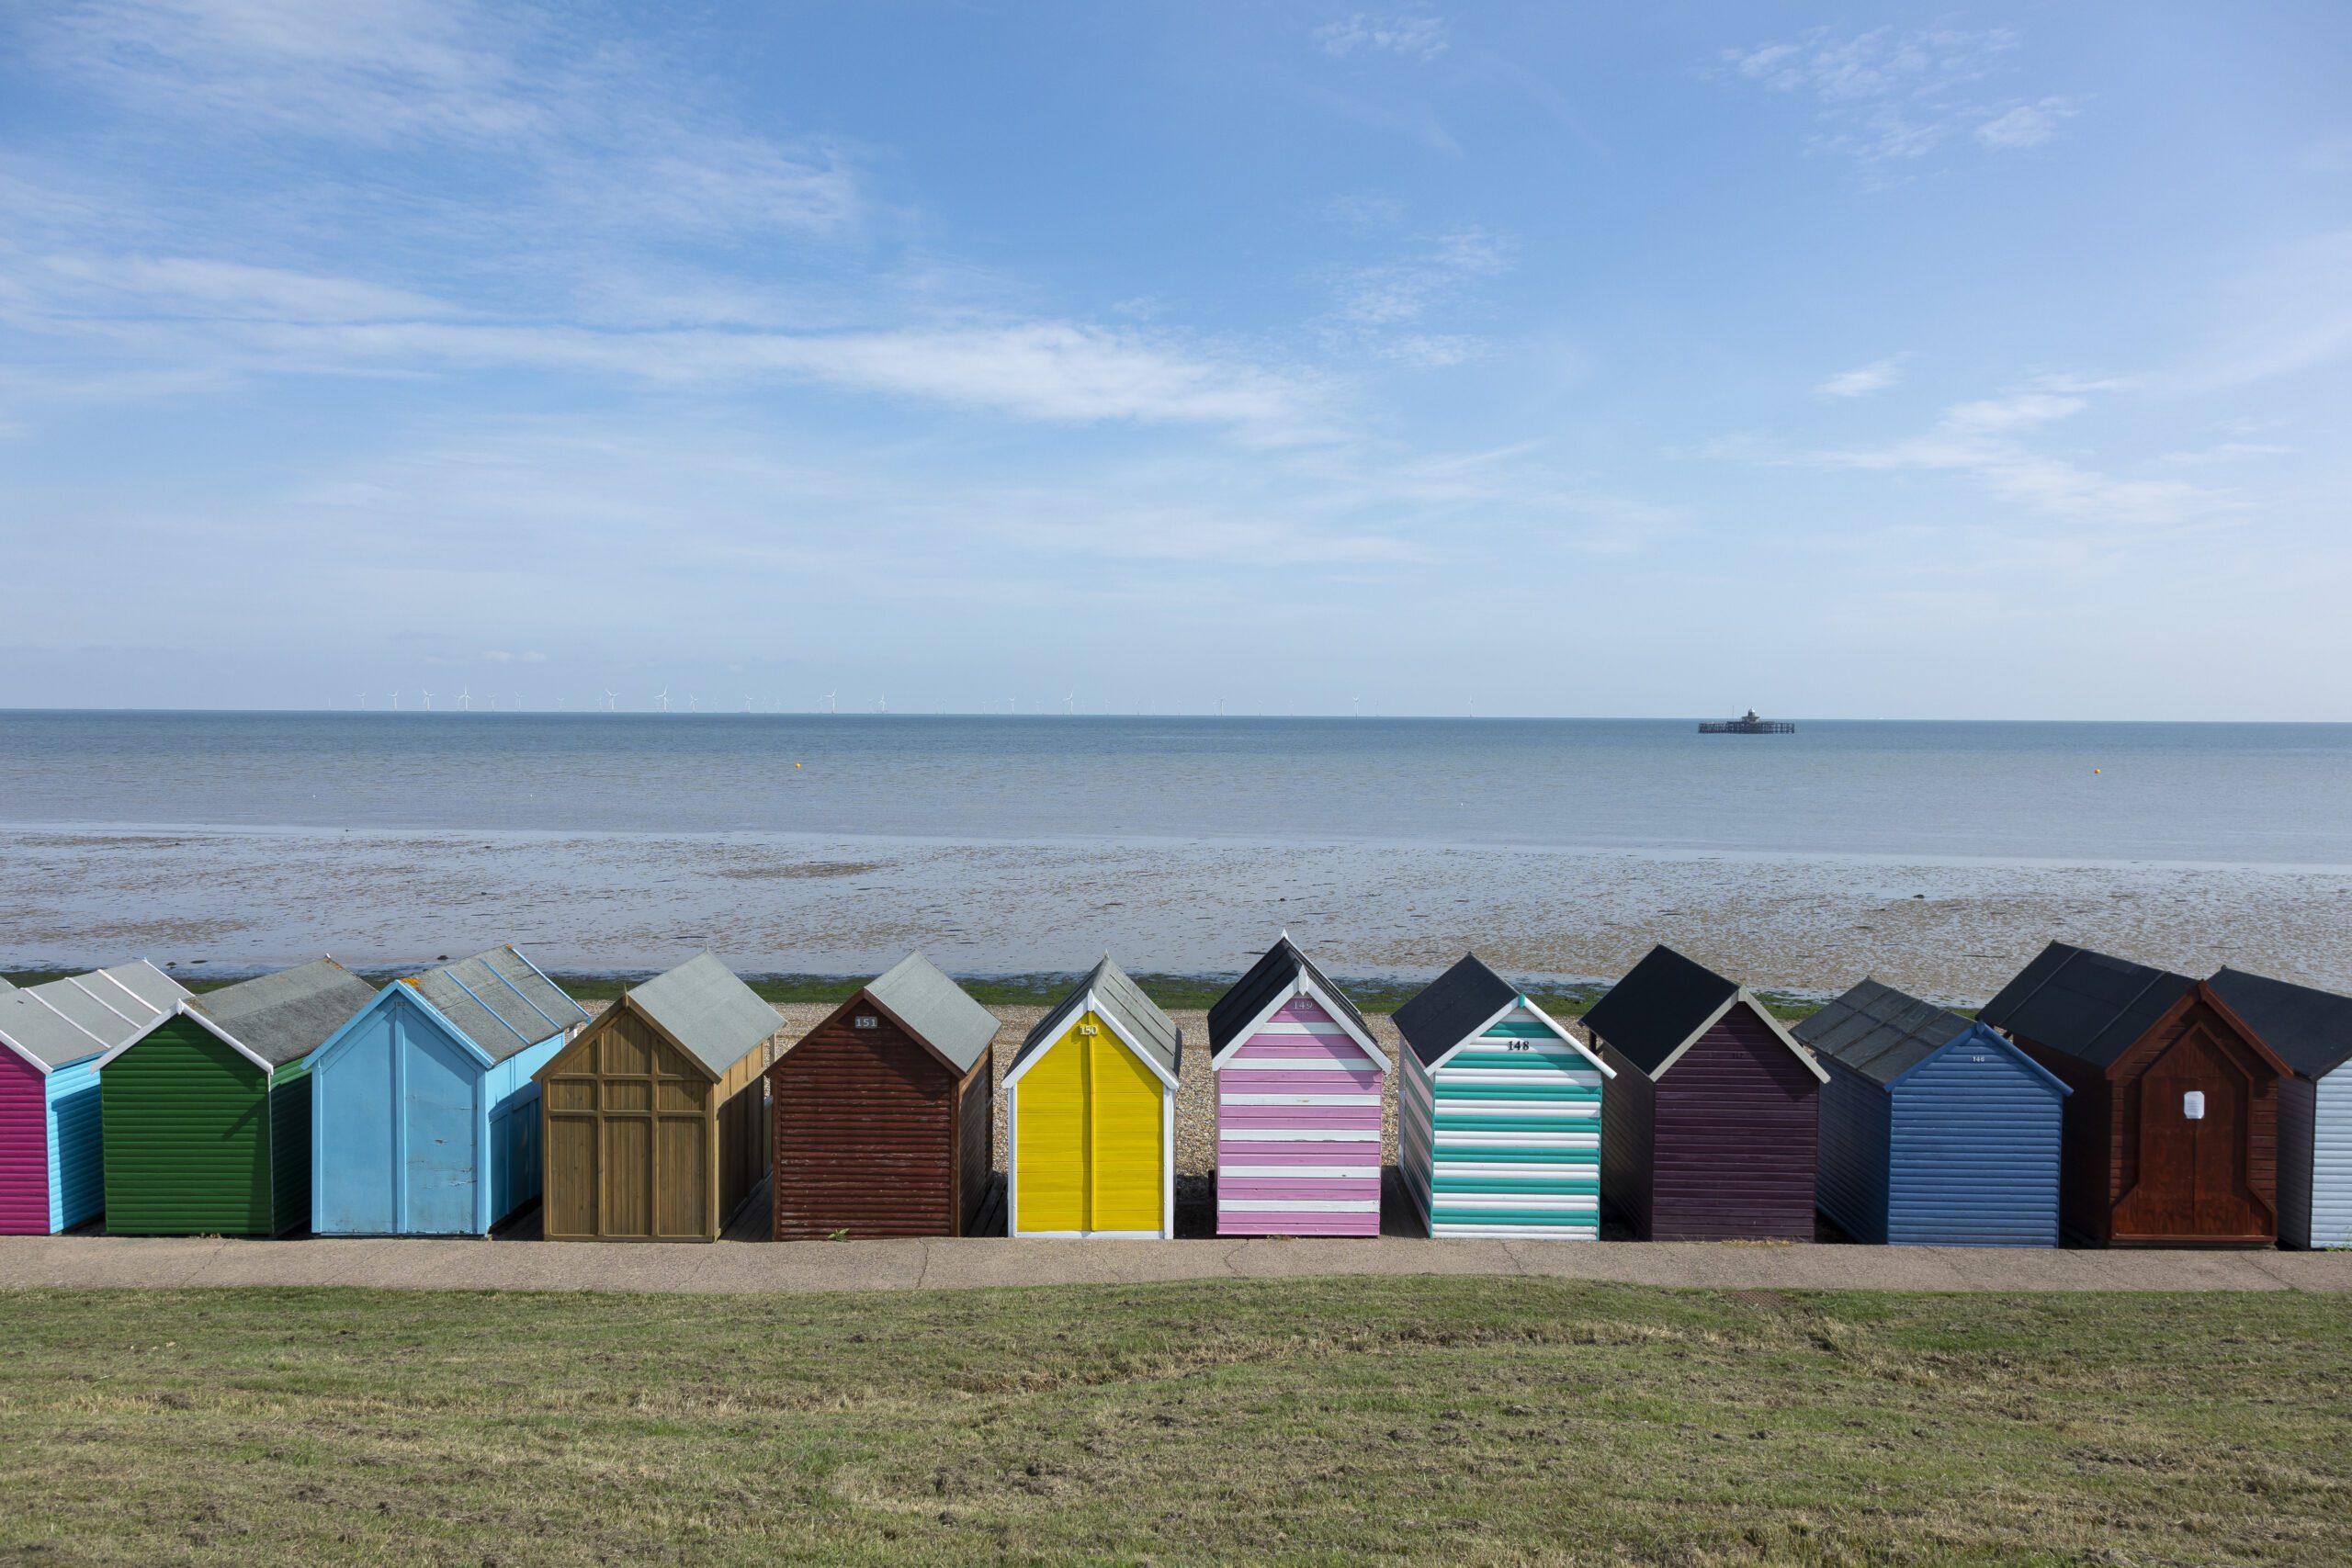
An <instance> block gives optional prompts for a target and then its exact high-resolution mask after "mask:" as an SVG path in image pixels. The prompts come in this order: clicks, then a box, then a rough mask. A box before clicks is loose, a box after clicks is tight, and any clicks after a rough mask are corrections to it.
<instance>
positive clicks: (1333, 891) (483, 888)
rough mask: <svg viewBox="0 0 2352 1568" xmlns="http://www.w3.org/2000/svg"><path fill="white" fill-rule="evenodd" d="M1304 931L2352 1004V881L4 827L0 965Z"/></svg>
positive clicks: (1817, 979)
mask: <svg viewBox="0 0 2352 1568" xmlns="http://www.w3.org/2000/svg"><path fill="white" fill-rule="evenodd" d="M1285 928H1286V929H1288V930H1289V931H1291V932H1292V934H1293V935H1294V936H1295V937H1297V938H1298V939H1299V940H1300V941H1302V942H1306V943H1307V944H1308V945H1309V946H1310V947H1311V948H1312V949H1313V950H1314V951H1315V952H1316V953H1317V957H1318V958H1319V959H1321V960H1322V962H1323V963H1324V964H1325V966H1326V967H1327V968H1328V969H1329V970H1331V971H1332V972H1334V973H1336V974H1340V975H1357V976H1426V975H1428V974H1430V973H1432V972H1434V971H1435V970H1436V969H1437V968H1439V967H1441V966H1442V965H1443V964H1448V963H1450V962H1452V961H1453V959H1454V958H1455V957H1457V956H1459V955H1460V953H1462V952H1463V951H1464V949H1466V948H1472V947H1475V948H1476V949H1477V951H1478V952H1479V953H1481V955H1482V956H1484V957H1485V958H1486V959H1487V961H1488V962H1489V963H1491V964H1494V965H1495V966H1496V967H1498V969H1501V970H1503V971H1504V972H1506V973H1508V974H1510V975H1513V976H1520V977H1522V978H1526V979H1529V980H1568V981H1575V980H1593V979H1606V978H1608V977H1611V976H1615V975H1618V974H1622V973H1623V971H1624V970H1625V969H1626V968H1627V967H1628V966H1630V965H1631V964H1633V963H1634V961H1635V960H1636V959H1638V958H1639V957H1640V956H1641V954H1642V953H1644V952H1645V951H1646V950H1647V949H1648V947H1649V946H1650V944H1651V943H1652V942H1660V941H1664V942H1672V943H1673V944H1674V945H1676V946H1678V947H1679V948H1681V949H1682V950H1683V951H1685V952H1687V953H1691V955H1692V956H1693V957H1696V958H1698V959H1700V960H1702V961H1703V962H1705V963H1708V964H1713V965H1714V966H1715V967H1717V968H1719V969H1721V970H1723V971H1724V972H1725V973H1727V974H1730V975H1733V976H1737V977H1739V978H1741V979H1743V980H1745V981H1747V982H1748V983H1749V984H1751V985H1753V986H1757V987H1770V988H1780V989H1787V990H1793V991H1801V992H1818V993H1828V992H1834V991H1836V990H1838V989H1840V988H1842V987H1845V986H1847V985H1849V984H1851V983H1852V982H1853V981H1854V980H1856V979H1858V978H1860V977H1861V976H1864V975H1875V976H1878V977H1879V978H1880V979H1883V980H1885V981H1887V982H1889V983H1890V984H1894V985H1897V986H1901V987H1905V988H1908V989H1911V990H1914V991H1917V992H1918V993H1920V994H1923V995H1927V996H1930V997H1933V998H1938V999H1941V1000H1948V1001H1956V1002H1962V1003H1967V1002H1976V1001H1981V1000H1983V999H1984V998H1986V997H1988V996H1989V995H1990V994H1991V993H1992V991H1993V990H1994V989H1996V988H1997V987H1999V986H2000V984H2001V983H2002V982H2003V981H2004V980H2006V979H2007V976H2009V975H2011V974H2013V973H2014V972H2015V971H2016V970H2017V968H2018V966H2019V965H2020V964H2023V963H2024V962H2025V960H2026V959H2027V958H2029V957H2030V956H2031V955H2032V953H2034V952H2035V951H2036V950H2038V949H2039V948H2040V947H2041V943H2042V942H2044V941H2046V940H2048V939H2049V938H2051V937H2053V936H2056V937H2063V938H2064V939H2066V940H2068V941H2072V942H2084V943H2087V944H2090V945H2093V946H2097V947H2101V948H2105V949H2109V950H2111V951H2114V952H2117V953H2123V954H2126V955H2128V956H2131V957H2133V958H2137V959H2140V960H2142V961H2144V962H2147V963H2152V964H2162V965H2165V966H2168V967H2173V968H2177V969H2181V970H2183V971H2186V972H2188V973H2190V974H2203V973H2208V972H2210V971H2211V970H2212V969H2213V968H2215V967H2217V966H2218V965H2220V964H2224V963H2228V964H2237V965H2239V966H2241V967H2244V968H2248V969H2254V970H2258V971H2261V972H2264V973H2267V974H2273V975H2277V976H2280V977H2282V978H2286V979H2292V980H2300V981H2302V982H2305V983H2308V984H2313V985H2320V986H2324V987H2331V988H2336V989H2352V873H2347V872H2346V871H2342V870H2335V869H2322V870H2298V869H2293V868H2278V867H2249V866H2213V865H2203V866H2200V865H2181V864H2166V863H2082V864H2064V863H2046V862H2037V863H2000V862H1980V861H1937V860H1929V859H1921V860H1918V861H1916V862H1905V861H1899V860H1888V859H1867V858H1828V857H1819V858H1791V857H1745V856H1737V855H1727V854H1691V855H1675V854H1664V853H1620V852H1586V851H1552V850H1539V851H1526V850H1514V849H1509V848H1499V847H1492V846H1464V847H1442V846H1429V845H1394V846H1391V845H1379V844H1363V843H1351V844H1333V845H1311V844H1308V845H1301V844H1279V845H1275V844H1254V843H1248V842H1237V841H1232V840H1145V841H1120V842H1103V841H1082V840H1057V841H1048V842H1027V843H1013V842H969V841H964V842H957V841H940V840H903V839H899V840H894V839H880V838H871V837H858V838H842V839H822V838H813V837H786V836H781V835H751V834H744V835H701V836H689V835H679V836H657V835H637V836H630V835H614V834H605V833H595V834H562V833H552V834H532V833H483V832H473V833H455V832H447V833H417V832H356V831H355V832H348V833H326V832H319V831H315V830H299V831H254V832H242V831H216V830H203V831H188V832H154V831H138V832H129V831H124V832H109V831H104V830H85V829H70V830H28V829H8V830H0V966H5V967H9V968H19V969H22V968H36V967H72V966H86V965H90V964H100V963H112V962H117V961H119V960H120V959H122V958H124V957H128V956H133V955H138V956H144V957H147V958H150V959H152V960H153V961H154V962H156V963H158V964H165V963H171V964H177V965H179V966H180V967H181V968H183V969H187V968H194V967H197V966H198V962H199V961H201V962H202V963H203V964H206V965H209V966H213V967H219V968H254V967H263V966H268V965H274V964H289V963H295V962H299V961H301V960H304V959H307V958H311V957H315V956H317V955H318V954H319V953H322V952H325V953H333V954H334V956H336V957H337V958H339V959H342V960H343V961H344V962H345V963H348V964H354V965H362V966H374V965H379V964H380V965H393V964H409V963H414V962H420V961H429V960H432V959H433V958H435V956H436V955H438V954H442V953H467V952H472V951H475V950H477V949H479V948H481V947H484V946H487V945H490V944H491V943H493V942H520V943H522V944H524V945H526V946H527V947H529V948H530V950H531V952H532V955H533V956H534V957H535V958H536V959H537V961H538V962H539V963H541V964H543V965H545V966H547V967H548V968H553V969H565V970H573V971H600V970H628V969H642V968H651V967H659V966H662V965H664V964H670V963H673V962H675V961H677V960H678V959H681V958H683V957H685V956H688V955H690V954H692V953H694V952H695V951H697V950H699V949H701V948H704V947H707V948H709V949H710V950H711V951H713V952H716V953H718V954H719V955H720V956H721V957H723V958H724V959H726V960H727V961H728V962H729V964H733V965H734V966H735V967H736V968H737V969H739V970H741V971H743V972H745V973H794V974H834V975H840V974H860V973H871V972H874V971H876V970H878V969H880V968H881V967H883V966H885V965H887V964H889V963H892V962H894V961H895V960H896V959H897V958H899V956H900V955H901V954H903V953H905V952H906V951H907V950H908V949H909V948H910V947H918V946H919V947H922V948H923V949H924V950H925V951H927V952H928V953H930V954H931V955H932V956H933V958H934V959H935V960H936V961H937V962H939V963H940V964H942V965H943V966H944V967H946V968H947V969H949V970H951V971H954V972H959V973H965V974H1021V973H1036V972H1073V971H1077V970H1080V969H1082V968H1084V967H1085V966H1086V965H1088V964H1091V962H1092V961H1093V960H1094V959H1095V958H1096V957H1097V956H1099V955H1100V954H1101V953H1103V952H1104V951H1105V950H1108V951H1111V952H1113V953H1115V954H1116V955H1117V956H1118V958H1119V959H1120V961H1121V962H1122V963H1123V964H1126V965H1127V966H1128V967H1129V968H1131V969H1135V970H1139V971H1160V972H1170V973H1198V974H1217V973H1230V972H1233V971H1235V970H1238V968H1240V967H1242V966H1243V965H1245V964H1247V963H1249V962H1250V960H1251V959H1252V958H1254V957H1255V956H1256V954H1257V953H1259V952H1260V951H1261V950H1262V949H1263V947H1264V945H1265V943H1266V942H1268V941H1269V940H1270V939H1271V938H1272V935H1273V933H1274V932H1275V931H1278V930H1282V929H1285Z"/></svg>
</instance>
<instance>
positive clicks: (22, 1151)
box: [0, 960, 188, 1235]
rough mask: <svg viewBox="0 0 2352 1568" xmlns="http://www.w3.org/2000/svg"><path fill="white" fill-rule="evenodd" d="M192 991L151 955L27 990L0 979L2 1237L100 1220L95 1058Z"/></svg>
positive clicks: (102, 1197) (102, 1185) (102, 1196)
mask: <svg viewBox="0 0 2352 1568" xmlns="http://www.w3.org/2000/svg"><path fill="white" fill-rule="evenodd" d="M187 994H188V993H187V991H186V990H185V989H183V988H182V987H181V986H180V985H179V983H178V982H177V981H175V980H174V979H173V978H172V977H171V976H168V975H165V974H164V972H163V971H162V970H160V969H158V968H156V967H155V966H154V965H153V964H149V963H147V962H145V961H144V960H141V961H140V962H138V963H135V964H117V965H116V966H115V967H113V968H111V969H100V970H97V971H96V972H95V973H92V974H88V975H75V976H70V977H69V978H66V979H62V980H51V981H49V982H47V983H46V984H44V985H39V986H28V987H23V988H21V989H19V988H18V987H15V986H12V985H10V984H9V983H8V982H7V981H6V980H0V1235H55V1234H56V1233H57V1232H59V1231H62V1230H71V1229H72V1228H73V1227H74V1226H75V1225H78V1224H85V1223H86V1222H88V1221H90V1220H94V1219H96V1218H97V1216H98V1213H99V1212H100V1211H102V1210H103V1209H104V1208H105V1207H106V1177H105V1169H104V1166H103V1164H102V1163H101V1156H100V1147H101V1144H102V1139H101V1134H100V1126H99V1116H98V1058H99V1057H101V1056H103V1055H106V1053H107V1051H109V1050H111V1049H113V1048H114V1047H115V1046H117V1045H119V1044H121V1043H123V1042H124V1041H126V1040H128V1039H130V1037H131V1036H132V1035H133V1034H136V1033H137V1032H139V1031H140V1030H141V1029H144V1028H145V1027H146V1026H147V1025H148V1024H150V1023H153V1022H154V1021H156V1020H157V1019H160V1018H162V1017H163V1016H164V1014H166V1013H168V1012H170V1011H171V1010H173V1009H174V1008H175V1007H177V1006H178V1005H179V1004H180V1001H181V999H182V998H185V997H186V996H187Z"/></svg>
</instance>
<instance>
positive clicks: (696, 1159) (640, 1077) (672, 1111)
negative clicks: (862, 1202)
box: [531, 953, 780, 1241]
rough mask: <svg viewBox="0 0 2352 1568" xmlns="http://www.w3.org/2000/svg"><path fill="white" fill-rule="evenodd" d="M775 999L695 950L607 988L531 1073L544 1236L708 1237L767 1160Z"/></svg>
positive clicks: (743, 1195) (574, 1238) (599, 1238)
mask: <svg viewBox="0 0 2352 1568" xmlns="http://www.w3.org/2000/svg"><path fill="white" fill-rule="evenodd" d="M779 1025H780V1021H779V1020H778V1019H777V1017H776V1015H775V1009H774V1008H772V1007H770V1006H768V1004H767V1003H765V1002H763V1001H762V1000H761V999H760V998H759V997H758V996H757V995H756V994H755V993H754V992H753V991H752V988H751V987H749V986H746V985H745V984H743V982H742V981H741V980H739V979H737V978H736V977H735V976H734V975H733V974H732V973H731V972H730V971H729V969H728V967H727V966H726V965H725V964H721V963H720V962H719V961H718V959H716V958H713V957H712V956H711V955H710V954H708V953H704V954H703V955H702V956H701V957H699V958H696V959H694V960H693V961H691V962H689V963H686V964H680V965H679V966H678V967H677V968H675V969H673V970H671V971H670V972H669V973H667V974H665V975H662V976H657V977H656V978H654V979H651V980H648V981H647V982H646V983H645V984H644V985H642V986H639V987H635V988H634V989H631V990H626V991H623V992H622V993H621V997H620V999H619V1000H618V1001H616V1002H615V1003H613V1005H612V1006H610V1007H608V1008H606V1009H605V1011H604V1013H603V1015H602V1016H601V1017H599V1018H598V1019H597V1020H596V1021H594V1023H591V1024H590V1025H589V1026H588V1027H587V1028H586V1029H584V1030H582V1032H580V1035H579V1037H578V1038H577V1039H575V1040H573V1041H572V1042H571V1044H569V1045H567V1046H565V1047H564V1048H563V1049H562V1050H561V1051H560V1052H558V1053H557V1054H556V1055H555V1057H554V1059H553V1060H551V1061H549V1062H548V1065H547V1066H544V1067H541V1068H540V1069H539V1070H538V1071H537V1072H536V1073H534V1074H533V1075H531V1076H532V1077H534V1078H535V1079H537V1082H538V1085H539V1091H540V1099H539V1103H540V1110H541V1114H542V1115H543V1116H544V1118H545V1120H546V1127H545V1133H544V1140H545V1147H546V1151H547V1156H546V1157H547V1175H546V1197H545V1200H544V1214H545V1220H544V1230H543V1234H544V1235H546V1236H547V1237H548V1240H550V1241H717V1240H718V1233H719V1232H720V1231H721V1230H722V1229H724V1228H725V1227H726V1224H727V1222H728V1220H729V1217H731V1216H732V1215H733V1214H734V1213H735V1211H736V1210H738V1209H740V1208H741V1207H742V1206H743V1201H744V1200H745V1199H746V1198H749V1197H750V1196H751V1195H752V1189H753V1188H754V1187H757V1186H758V1185H759V1182H760V1178H761V1177H763V1176H764V1175H766V1174H767V1163H768V1140H767V1136H766V1131H767V1130H766V1127H765V1125H764V1122H765V1117H764V1116H763V1111H765V1109H766V1105H765V1100H766V1096H765V1092H764V1090H765V1084H766V1080H765V1079H764V1078H763V1077H762V1076H761V1073H762V1070H763V1068H764V1067H765V1066H767V1063H766V1062H765V1060H764V1059H763V1055H762V1053H761V1050H760V1047H761V1046H762V1045H763V1044H764V1043H766V1042H767V1041H768V1039H769V1038H770V1037H771V1036H773V1035H774V1034H775V1032H776V1030H777V1028H778V1027H779Z"/></svg>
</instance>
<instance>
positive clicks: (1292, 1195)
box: [1209, 931, 1388, 1235]
mask: <svg viewBox="0 0 2352 1568" xmlns="http://www.w3.org/2000/svg"><path fill="white" fill-rule="evenodd" d="M1209 1069H1210V1071H1211V1073H1212V1074H1213V1075H1214V1076H1215V1077H1216V1229H1217V1234H1218V1235H1379V1234H1380V1122H1381V1087H1382V1084H1383V1082H1384V1081H1385V1078H1386V1077H1387V1073H1388V1058H1387V1056H1386V1055H1385V1054H1383V1052H1382V1051H1381V1049H1380V1047H1379V1046H1378V1045H1377V1044H1375V1043H1374V1042H1373V1038H1372V1030H1371V1028H1370V1026H1368V1025H1367V1024H1366V1023H1365V1022H1364V1021H1363V1014H1362V1013H1360V1012H1358V1011H1357V1010H1356V1005H1355V1003H1353V1002H1351V1001H1350V1000H1349V999H1348V998H1347V995H1346V993H1345V992H1343V991H1341V990H1340V988H1339V987H1337V986H1334V985H1333V984H1331V982H1330V981H1329V979H1328V978H1326V977H1325V976H1324V974H1323V972H1322V971H1321V970H1319V969H1317V968H1316V967H1315V964H1314V961H1313V960H1312V959H1310V958H1308V957H1307V956H1306V954H1305V953H1301V952H1300V951H1299V950H1298V949H1297V947H1295V945H1293V943H1292V942H1291V940H1290V933H1289V932H1288V931H1284V932H1283V934H1282V936H1281V937H1280V938H1279V939H1277V940H1276V941H1275V942H1274V945H1273V946H1272V947H1271V948H1269V949H1268V950H1267V952H1266V955H1265V956H1264V957H1263V958H1261V959H1260V960H1259V961H1258V962H1257V964H1256V965H1255V966H1253V967H1252V968H1251V969H1250V973H1248V974H1247V975H1244V976H1242V977H1241V978H1240V980H1239V981H1238V982H1237V983H1236V984H1235V985H1234V987H1233V988H1232V989H1231V990H1229V991H1227V992H1226V993H1225V995H1224V996H1222V997H1219V998H1217V1002H1216V1006H1215V1007H1213V1008H1211V1009H1209Z"/></svg>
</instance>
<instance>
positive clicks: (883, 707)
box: [874, 692, 890, 713]
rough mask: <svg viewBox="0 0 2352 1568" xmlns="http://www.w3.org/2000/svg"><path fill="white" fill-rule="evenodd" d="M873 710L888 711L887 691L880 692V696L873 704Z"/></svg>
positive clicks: (888, 699) (878, 711) (877, 711)
mask: <svg viewBox="0 0 2352 1568" xmlns="http://www.w3.org/2000/svg"><path fill="white" fill-rule="evenodd" d="M874 711H875V712H876V713H888V712H889V711H890V694H889V693H888V692H885V693H883V694H882V695H881V697H880V698H879V699H878V700H877V701H876V703H875V705H874Z"/></svg>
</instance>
